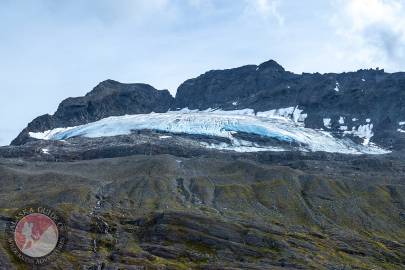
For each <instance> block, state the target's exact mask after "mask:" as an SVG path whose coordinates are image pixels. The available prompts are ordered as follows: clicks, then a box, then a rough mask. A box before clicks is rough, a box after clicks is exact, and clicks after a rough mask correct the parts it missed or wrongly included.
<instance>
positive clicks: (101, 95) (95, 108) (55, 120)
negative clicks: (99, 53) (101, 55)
mask: <svg viewBox="0 0 405 270" xmlns="http://www.w3.org/2000/svg"><path fill="white" fill-rule="evenodd" d="M173 100H174V99H173V97H172V96H171V95H170V93H169V91H167V90H163V91H159V90H156V89H155V88H153V87H152V86H150V85H147V84H139V83H137V84H123V83H119V82H117V81H113V80H107V81H104V82H101V83H100V84H99V85H97V86H96V87H95V88H94V89H93V90H92V91H91V92H89V93H88V94H86V95H85V96H84V97H77V98H68V99H65V100H64V101H62V103H61V104H60V105H59V107H58V110H57V111H56V113H55V114H54V115H49V114H46V115H42V116H39V117H38V118H36V119H34V120H33V121H32V122H31V123H29V124H28V126H27V128H25V129H24V130H23V131H22V132H21V133H20V135H18V137H17V138H16V139H15V140H13V142H12V143H11V144H12V145H21V144H24V143H26V142H27V141H29V140H30V138H29V135H28V132H40V131H45V130H49V129H53V128H58V127H69V126H77V125H82V124H86V123H89V122H94V121H97V120H100V119H102V118H105V117H109V116H119V115H125V114H140V113H150V112H166V111H167V110H168V109H169V108H170V107H171V105H172V103H173Z"/></svg>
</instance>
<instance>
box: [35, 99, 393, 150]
mask: <svg viewBox="0 0 405 270" xmlns="http://www.w3.org/2000/svg"><path fill="white" fill-rule="evenodd" d="M305 117H306V114H303V113H302V110H299V109H298V106H296V107H290V108H282V109H277V110H270V111H266V112H257V113H255V112H254V111H253V110H252V109H243V110H233V111H222V110H214V109H207V110H205V111H198V110H189V109H187V108H184V109H182V110H179V111H168V112H166V113H150V114H137V115H124V116H113V117H108V118H104V119H102V120H99V121H96V122H92V123H89V124H86V125H81V126H76V127H68V128H57V129H53V130H48V131H45V132H38V133H32V132H30V136H31V137H33V138H37V139H43V140H66V139H69V138H73V137H81V136H82V137H88V138H95V137H104V136H116V135H127V134H130V133H131V132H132V131H134V130H144V129H148V130H157V131H164V132H170V133H186V134H199V135H207V136H216V137H223V138H228V139H229V140H230V142H231V143H230V144H226V143H223V144H206V143H204V144H202V145H203V146H204V147H207V148H217V149H222V150H233V151H239V152H255V151H283V150H285V149H283V148H282V147H279V146H277V147H273V146H260V145H258V144H256V143H253V142H247V141H241V140H239V139H237V138H235V136H234V135H235V133H240V132H243V133H249V134H254V135H259V136H263V137H268V138H273V139H276V140H279V141H282V142H284V143H287V144H288V143H294V144H296V145H299V150H301V151H325V152H335V153H347V154H362V153H368V154H384V153H388V151H386V150H384V149H382V148H379V147H377V146H375V145H371V144H370V145H361V144H356V143H354V142H353V141H351V140H350V139H347V138H343V139H339V138H335V137H333V136H332V135H331V134H330V133H328V132H326V131H321V130H315V129H310V128H306V127H305V126H304V125H303V121H304V120H305ZM369 128H370V126H369ZM358 132H359V133H362V135H365V137H369V136H370V135H371V134H370V129H367V128H364V130H363V129H360V130H359V131H358Z"/></svg>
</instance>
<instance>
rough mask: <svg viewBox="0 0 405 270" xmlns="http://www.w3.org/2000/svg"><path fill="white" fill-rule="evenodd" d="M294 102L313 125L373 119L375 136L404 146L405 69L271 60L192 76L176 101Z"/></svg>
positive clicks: (336, 128) (265, 105)
mask: <svg viewBox="0 0 405 270" xmlns="http://www.w3.org/2000/svg"><path fill="white" fill-rule="evenodd" d="M291 106H299V108H300V109H303V110H304V113H306V114H308V117H307V118H306V120H305V125H306V126H307V127H310V128H317V129H320V128H323V129H326V130H330V131H332V132H334V133H335V134H336V135H339V134H343V131H344V130H343V129H347V131H351V130H352V128H353V127H354V128H355V129H357V128H358V127H359V126H360V125H363V126H364V125H368V124H370V125H371V124H372V125H373V128H372V131H373V133H374V137H373V139H372V141H374V142H376V143H378V144H380V145H383V146H384V147H386V148H390V149H402V148H403V147H404V141H405V133H401V132H398V128H400V126H399V123H400V122H402V121H405V116H404V115H405V73H392V74H390V73H385V72H384V70H378V69H377V70H372V69H371V70H359V71H357V72H349V73H341V74H335V73H328V74H319V73H315V74H308V73H303V74H301V75H298V74H293V73H291V72H288V71H285V70H284V68H283V67H281V66H280V65H279V64H277V63H276V62H274V61H272V60H271V61H268V62H265V63H263V64H261V65H259V66H255V65H248V66H244V67H240V68H235V69H229V70H214V71H209V72H207V73H205V74H203V75H201V76H199V77H197V78H194V79H190V80H187V81H186V82H184V83H183V84H182V85H180V87H179V89H178V91H177V96H176V101H175V107H176V108H183V107H189V108H190V109H207V108H222V109H224V110H235V109H244V108H251V109H254V110H256V111H266V110H271V109H276V108H286V107H291ZM324 119H330V122H331V126H330V127H325V126H324V121H323V120H324ZM368 119H369V120H368ZM339 120H340V123H339ZM342 120H343V121H344V122H343V121H342Z"/></svg>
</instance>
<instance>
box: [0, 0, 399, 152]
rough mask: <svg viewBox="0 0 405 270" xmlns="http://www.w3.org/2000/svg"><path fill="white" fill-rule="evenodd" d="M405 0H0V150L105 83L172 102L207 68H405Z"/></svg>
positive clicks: (391, 70)
mask: <svg viewBox="0 0 405 270" xmlns="http://www.w3.org/2000/svg"><path fill="white" fill-rule="evenodd" d="M403 14H405V0H307V1H298V0H70V1H62V0H0V145H6V144H8V143H9V142H10V141H11V140H12V139H13V138H14V137H16V136H17V134H18V133H19V132H20V131H21V130H22V129H23V128H24V127H25V126H26V125H27V123H28V122H30V121H31V120H32V119H33V118H35V117H37V116H39V115H42V114H45V113H50V114H53V113H54V112H55V110H56V109H57V106H58V104H59V103H60V102H61V101H62V100H63V99H65V98H67V97H74V96H82V95H84V94H85V93H87V92H89V91H90V90H91V89H92V88H93V87H95V86H96V85H97V84H98V83H99V82H101V81H103V80H106V79H114V80H118V81H121V82H125V83H135V82H142V83H148V84H151V85H152V86H154V87H155V88H157V89H168V90H169V91H170V92H171V93H172V94H173V95H175V93H176V89H177V87H178V86H179V85H180V84H181V83H182V82H183V81H185V80H186V79H189V78H193V77H196V76H198V75H200V74H202V73H204V72H206V71H208V70H211V69H225V68H232V67H238V66H242V65H246V64H260V63H262V62H265V61H267V60H269V59H274V60H276V61H277V62H278V63H280V64H281V65H282V66H283V67H285V68H286V69H287V70H290V71H293V72H296V73H302V72H321V73H327V72H342V71H353V70H357V69H361V68H376V67H379V68H385V70H386V71H389V72H395V71H404V70H405V16H403Z"/></svg>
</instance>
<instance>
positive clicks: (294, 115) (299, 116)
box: [256, 106, 308, 123]
mask: <svg viewBox="0 0 405 270" xmlns="http://www.w3.org/2000/svg"><path fill="white" fill-rule="evenodd" d="M302 112H303V110H300V109H299V108H298V106H295V107H288V108H280V109H274V110H270V111H265V112H258V113H257V114H256V115H257V116H258V117H264V118H284V119H291V120H293V121H294V122H295V123H302V122H304V121H305V119H306V118H307V117H308V115H307V114H305V113H302Z"/></svg>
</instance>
